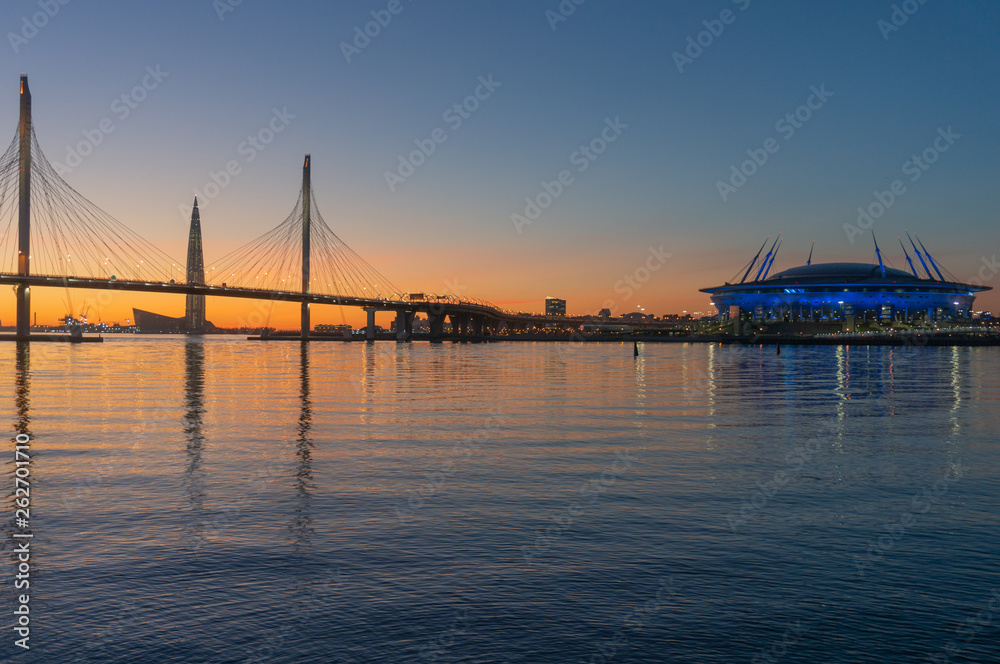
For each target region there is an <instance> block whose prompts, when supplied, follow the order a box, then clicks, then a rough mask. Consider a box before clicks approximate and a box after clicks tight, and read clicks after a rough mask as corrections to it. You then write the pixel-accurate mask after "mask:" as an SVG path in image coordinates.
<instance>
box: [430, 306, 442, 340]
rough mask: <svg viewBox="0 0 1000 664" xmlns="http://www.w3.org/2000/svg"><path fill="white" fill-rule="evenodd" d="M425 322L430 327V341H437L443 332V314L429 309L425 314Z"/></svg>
mask: <svg viewBox="0 0 1000 664" xmlns="http://www.w3.org/2000/svg"><path fill="white" fill-rule="evenodd" d="M427 324H428V326H429V327H430V329H431V341H439V340H440V339H441V335H442V334H444V314H442V313H436V312H434V311H431V312H429V313H428V314H427Z"/></svg>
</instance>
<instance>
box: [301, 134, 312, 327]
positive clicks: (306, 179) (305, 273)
mask: <svg viewBox="0 0 1000 664" xmlns="http://www.w3.org/2000/svg"><path fill="white" fill-rule="evenodd" d="M311 199H312V181H311V177H310V174H309V155H308V154H306V161H305V163H304V164H303V165H302V294H303V295H307V294H308V293H309V250H310V246H309V240H310V234H311V232H312V229H311V228H310V220H309V203H310V202H311ZM309 328H310V322H309V303H308V302H303V303H302V339H303V340H306V339H308V338H309Z"/></svg>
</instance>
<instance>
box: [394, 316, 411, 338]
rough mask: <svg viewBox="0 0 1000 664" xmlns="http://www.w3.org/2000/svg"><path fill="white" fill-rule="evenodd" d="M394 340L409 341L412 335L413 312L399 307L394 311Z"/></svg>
mask: <svg viewBox="0 0 1000 664" xmlns="http://www.w3.org/2000/svg"><path fill="white" fill-rule="evenodd" d="M395 327H396V342H397V343H401V342H403V341H409V340H410V337H411V336H412V335H413V312H412V311H403V310H402V309H400V310H399V311H397V312H396V325H395Z"/></svg>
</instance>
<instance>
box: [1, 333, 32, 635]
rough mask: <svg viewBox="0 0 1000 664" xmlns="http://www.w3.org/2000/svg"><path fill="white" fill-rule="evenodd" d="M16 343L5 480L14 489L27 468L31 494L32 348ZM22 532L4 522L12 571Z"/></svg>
mask: <svg viewBox="0 0 1000 664" xmlns="http://www.w3.org/2000/svg"><path fill="white" fill-rule="evenodd" d="M15 343H16V344H17V348H16V350H15V360H14V407H15V410H16V412H17V416H16V418H15V421H14V426H13V428H14V435H13V436H11V439H10V444H11V446H10V448H9V450H10V451H9V452H8V454H9V456H8V457H7V460H6V464H7V465H9V466H10V477H9V479H8V486H10V487H14V486H15V483H16V482H15V477H16V471H17V469H18V468H26V469H27V470H28V475H27V476H26V479H25V481H26V482H28V484H29V486H28V489H29V491H30V489H31V488H34V487H32V486H31V484H35V481H34V478H33V477H32V475H31V473H33V471H34V469H33V468H32V467H31V465H32V464H31V459H32V458H33V456H34V450H33V449H25V446H24V441H25V436H28V438H29V439H28V442H27V446H28V447H29V448H32V447H34V444H35V440H34V438H32V437H31V431H30V429H31V412H30V405H31V345H30V343H29V342H27V341H18V342H15ZM18 436H20V437H21V440H20V441H18V440H17V438H18ZM18 447H20V449H21V450H22V451H23V454H22V453H21V452H16V450H17V448H18ZM15 460H19V461H20V464H18V463H16V462H15ZM9 495H10V501H9V502H8V514H10V515H12V516H15V517H22V518H25V519H27V520H28V522H29V523H30V517H31V511H30V510H31V505H30V502H29V504H28V505H27V506H21V507H24V510H23V511H22V510H19V509H17V508H18V507H19V505H17V503H16V500H17V498H16V497H15V495H14V491H13V489H12V490H11V494H9ZM22 495H23V494H22ZM27 498H28V500H29V501H30V498H31V496H30V495H28V496H27ZM15 510H17V512H15ZM25 532H28V531H27V527H26V526H24V525H22V526H21V527H20V528H15V521H14V520H13V519H6V520H5V521H4V535H5V537H4V538H3V545H2V548H3V549H4V550H7V551H10V560H11V563H12V564H13V565H14V567H15V568H16V567H17V565H18V563H19V562H22V561H20V560H19V559H18V554H17V553H15V548H16V547H17V546H18V545H23V544H24V543H25V542H26V541H28V540H27V539H26V538H18V537H17V536H16V535H18V534H23V533H25ZM32 557H33V558H35V556H34V554H32ZM32 564H33V565H34V566H37V559H36V560H35V561H34V562H33V563H32ZM12 588H13V584H12V585H11V586H10V588H8V590H10V589H12ZM5 595H6V592H5ZM16 596H17V593H16V592H13V593H12V597H11V598H10V600H9V601H10V603H13V597H16ZM22 636H23V635H22Z"/></svg>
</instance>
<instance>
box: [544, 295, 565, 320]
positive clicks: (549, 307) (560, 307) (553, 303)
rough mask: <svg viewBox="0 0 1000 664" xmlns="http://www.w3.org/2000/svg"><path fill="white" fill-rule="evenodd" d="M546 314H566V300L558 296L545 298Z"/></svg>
mask: <svg viewBox="0 0 1000 664" xmlns="http://www.w3.org/2000/svg"><path fill="white" fill-rule="evenodd" d="M545 315H546V316H565V315H566V300H561V299H559V298H558V297H547V298H545Z"/></svg>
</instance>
